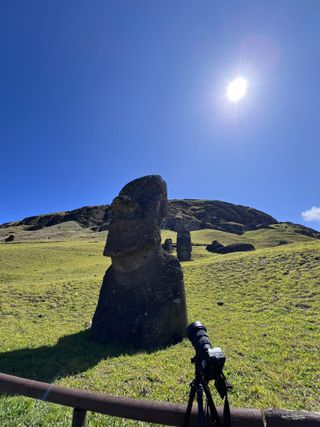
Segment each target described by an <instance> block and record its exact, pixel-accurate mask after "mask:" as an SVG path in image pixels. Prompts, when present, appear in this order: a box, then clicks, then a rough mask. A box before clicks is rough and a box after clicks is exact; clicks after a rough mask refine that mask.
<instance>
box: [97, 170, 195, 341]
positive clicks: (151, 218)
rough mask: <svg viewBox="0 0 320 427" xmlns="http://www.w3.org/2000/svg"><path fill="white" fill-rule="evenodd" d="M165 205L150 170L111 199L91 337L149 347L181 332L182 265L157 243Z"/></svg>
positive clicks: (183, 307)
mask: <svg viewBox="0 0 320 427" xmlns="http://www.w3.org/2000/svg"><path fill="white" fill-rule="evenodd" d="M166 209H167V188H166V184H165V182H164V181H163V180H162V178H161V177H160V176H155V175H151V176H146V177H142V178H139V179H137V180H134V181H132V182H130V183H129V184H127V185H126V186H125V187H124V188H123V189H122V190H121V191H120V193H119V196H118V197H116V198H115V199H114V200H113V202H112V219H111V222H110V225H109V233H108V238H107V242H106V246H105V249H104V255H105V256H109V257H111V260H112V265H111V267H110V268H109V269H108V270H107V272H106V274H105V276H104V279H103V283H102V287H101V290H100V296H99V301H98V305H97V308H96V311H95V314H94V316H93V321H92V328H91V331H92V337H93V339H95V340H96V341H99V342H102V343H113V344H120V345H126V346H128V345H130V346H135V347H139V348H150V347H159V346H164V345H168V344H171V343H175V342H178V341H180V340H181V339H182V338H183V337H184V336H185V330H186V326H187V312H186V302H185V292H184V284H183V274H182V269H181V266H180V264H179V261H178V260H177V259H176V258H175V257H173V256H172V255H170V254H168V253H167V252H166V251H164V250H163V249H162V248H161V244H160V242H161V236H160V225H161V222H162V219H163V217H164V216H165V214H166Z"/></svg>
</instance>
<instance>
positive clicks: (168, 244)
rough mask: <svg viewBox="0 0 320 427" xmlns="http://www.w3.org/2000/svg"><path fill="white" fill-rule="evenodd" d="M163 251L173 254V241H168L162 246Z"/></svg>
mask: <svg viewBox="0 0 320 427" xmlns="http://www.w3.org/2000/svg"><path fill="white" fill-rule="evenodd" d="M162 249H164V250H165V251H167V252H169V254H171V253H172V252H173V244H172V239H166V240H165V241H164V243H163V245H162Z"/></svg>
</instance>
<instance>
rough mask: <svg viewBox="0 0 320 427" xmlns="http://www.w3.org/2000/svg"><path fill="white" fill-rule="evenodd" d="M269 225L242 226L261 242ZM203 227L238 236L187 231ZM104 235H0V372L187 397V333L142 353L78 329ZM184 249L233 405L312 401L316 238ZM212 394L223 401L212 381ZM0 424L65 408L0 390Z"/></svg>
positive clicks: (52, 419) (55, 421) (36, 421)
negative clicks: (225, 249)
mask: <svg viewBox="0 0 320 427" xmlns="http://www.w3.org/2000/svg"><path fill="white" fill-rule="evenodd" d="M273 227H275V228H277V227H278V225H275V226H273ZM269 232H270V233H271V234H272V233H273V231H272V229H270V230H266V231H265V230H256V231H252V232H251V231H249V232H247V233H248V234H249V233H251V234H253V235H255V236H256V239H258V238H260V241H261V244H263V242H264V241H265V240H264V237H266V233H267V234H268V233H269ZM207 233H209V234H210V233H218V234H219V235H220V237H221V239H222V238H225V239H227V238H232V239H234V238H235V236H236V235H231V234H230V233H225V232H221V231H214V230H200V231H194V232H193V233H192V234H193V235H195V236H197V235H198V240H197V238H196V237H194V240H195V241H199V242H201V241H203V239H206V238H210V239H211V237H212V235H209V236H207V235H206V234H207ZM256 233H262V235H263V236H261V235H260V236H259V237H258V236H257V234H256ZM165 234H171V235H173V234H174V232H172V231H165ZM271 234H268V239H271V237H270V236H271ZM245 235H246V233H245ZM238 237H239V236H238ZM300 237H301V238H303V237H304V236H302V235H300ZM257 241H258V240H257ZM103 244H104V242H103V241H102V240H99V241H92V240H89V241H85V240H81V241H78V242H77V241H66V242H59V243H57V242H51V243H50V242H48V243H41V244H40V243H32V244H30V243H23V244H17V245H14V244H13V245H0V283H1V295H2V299H1V311H0V318H1V322H0V325H1V327H0V340H1V349H0V353H1V354H0V371H2V372H6V373H11V374H14V375H21V376H25V377H28V378H34V379H39V380H44V381H49V382H54V383H57V384H60V385H64V386H71V387H78V388H81V389H84V390H93V391H101V392H105V393H108V394H115V395H121V396H127V397H139V398H146V399H155V400H169V401H171V402H181V403H182V402H186V401H187V398H188V392H189V382H190V380H191V379H192V378H193V374H194V372H193V369H194V368H193V365H192V364H191V363H190V358H191V357H192V356H193V354H194V349H193V348H192V346H191V344H190V342H189V341H188V340H184V341H183V342H182V343H180V344H178V345H176V346H172V347H168V348H166V349H162V350H157V351H154V352H150V353H145V352H138V353H134V352H133V351H132V350H131V349H130V348H128V347H127V348H124V349H117V348H112V347H109V346H102V345H99V344H96V343H94V342H92V341H90V340H88V337H87V332H86V329H87V328H88V326H89V324H90V321H91V319H92V315H93V312H94V309H95V306H96V303H97V299H98V293H99V289H100V285H101V280H102V277H103V274H104V272H105V270H106V268H107V266H108V265H109V262H110V261H109V260H108V259H106V258H104V257H103V256H102V255H101V253H102V250H103ZM193 258H194V261H192V262H186V263H183V269H184V276H185V286H186V295H187V304H188V316H189V321H190V322H192V321H194V320H197V319H199V320H201V321H203V323H204V324H205V325H206V327H207V329H208V334H209V337H210V340H211V341H212V343H213V344H214V345H218V346H221V348H222V349H223V350H224V351H225V352H226V355H227V361H226V366H225V372H226V374H227V376H228V378H229V380H230V381H231V382H232V383H233V386H234V389H233V392H232V394H231V396H230V401H231V405H232V406H233V407H242V406H246V407H258V408H266V407H275V408H283V409H284V408H290V409H306V410H315V411H319V409H320V400H319V399H320V396H319V390H318V384H319V379H320V378H319V372H320V358H319V355H320V352H319V342H320V341H319V339H320V335H319V334H320V330H319V324H320V323H319V321H320V318H319V313H320V305H319V303H320V280H319V279H320V264H319V259H320V241H318V240H315V239H310V240H309V242H302V243H295V244H292V245H287V246H279V247H273V248H261V249H258V250H257V251H254V252H250V253H242V254H230V255H223V256H220V255H216V254H210V253H208V252H207V251H206V250H205V248H203V247H195V248H194V252H193ZM221 301H223V304H222V305H221ZM217 302H219V305H218V304H217ZM212 390H214V386H213V385H212ZM214 399H215V401H216V402H217V404H219V403H220V401H219V399H218V397H217V395H216V393H215V392H214ZM89 418H90V419H89V423H90V425H92V426H95V427H100V426H101V427H102V426H104V425H111V424H112V425H115V424H113V423H114V420H110V419H109V420H107V419H106V418H105V417H102V416H98V415H95V414H89ZM120 421H121V420H119V424H118V425H122V426H124V425H126V424H127V423H124V422H121V423H120ZM0 424H1V426H4V427H14V426H17V425H39V426H40V425H41V426H44V425H59V426H61V427H64V426H69V425H71V411H70V410H69V409H68V408H63V407H58V406H57V405H48V404H46V403H44V402H36V401H32V400H29V399H24V398H17V397H12V398H7V397H4V396H3V397H1V398H0ZM128 424H129V423H128Z"/></svg>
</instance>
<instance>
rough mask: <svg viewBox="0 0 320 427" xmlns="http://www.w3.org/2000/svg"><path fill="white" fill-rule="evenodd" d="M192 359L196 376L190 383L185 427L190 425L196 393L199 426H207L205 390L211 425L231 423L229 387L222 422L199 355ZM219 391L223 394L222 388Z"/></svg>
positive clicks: (220, 426) (219, 425) (218, 426)
mask: <svg viewBox="0 0 320 427" xmlns="http://www.w3.org/2000/svg"><path fill="white" fill-rule="evenodd" d="M191 361H192V363H194V364H195V378H194V380H193V381H192V382H191V384H190V393H189V400H188V405H187V410H186V414H185V417H184V420H183V427H187V426H188V423H189V420H190V415H191V409H192V404H193V401H194V398H195V395H197V403H198V413H197V427H204V426H205V413H204V409H203V392H204V393H205V396H206V398H207V405H208V408H209V410H210V416H211V425H212V426H215V427H222V426H224V425H230V410H229V404H228V400H227V389H226V392H225V395H224V396H223V397H226V401H225V408H224V414H223V415H224V416H223V423H221V421H220V419H219V416H218V412H217V409H216V407H215V405H214V403H213V399H212V396H211V392H210V389H209V385H208V381H207V380H206V379H205V377H204V375H203V373H202V371H201V367H200V361H198V360H197V357H195V358H193V359H191ZM223 380H224V377H223ZM216 381H217V380H216ZM215 383H216V382H215ZM216 386H217V385H216ZM218 391H219V394H220V395H221V393H220V391H221V390H218Z"/></svg>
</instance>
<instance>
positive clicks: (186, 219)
mask: <svg viewBox="0 0 320 427" xmlns="http://www.w3.org/2000/svg"><path fill="white" fill-rule="evenodd" d="M111 215H112V210H111V205H96V206H84V207H81V208H77V209H73V210H70V211H64V212H55V213H49V214H41V215H35V216H30V217H27V218H24V219H22V220H21V221H14V222H7V223H4V224H2V225H0V228H2V229H5V228H10V227H13V226H15V227H16V226H23V227H24V229H25V230H27V231H36V230H40V229H42V228H45V227H51V226H53V225H57V224H61V223H64V222H68V221H74V222H76V223H78V224H79V225H80V226H81V227H83V228H89V229H91V230H92V231H104V230H108V226H109V223H110V219H111ZM181 223H183V225H184V227H185V228H186V229H187V230H189V231H194V230H202V229H215V230H219V231H224V232H229V233H234V234H238V235H241V234H243V233H244V232H246V231H251V230H258V229H264V228H268V227H270V226H271V225H273V224H279V222H278V221H277V220H276V219H275V218H273V217H272V216H271V215H269V214H266V213H264V212H262V211H260V210H257V209H254V208H251V207H248V206H242V205H236V204H233V203H230V202H223V201H219V200H201V199H172V200H169V201H168V209H167V215H166V217H165V218H164V221H163V224H162V228H163V229H167V230H172V231H177V230H178V228H179V226H181ZM288 224H290V225H292V226H294V227H295V232H296V233H299V234H304V235H306V236H308V237H312V238H317V239H319V238H320V232H318V231H316V230H313V229H312V228H308V227H305V226H303V225H300V224H292V223H289V222H288Z"/></svg>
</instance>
